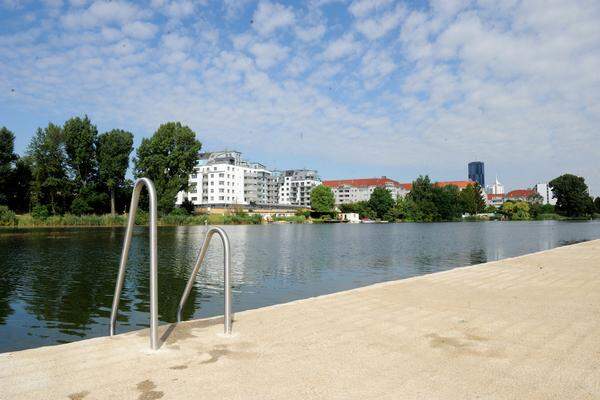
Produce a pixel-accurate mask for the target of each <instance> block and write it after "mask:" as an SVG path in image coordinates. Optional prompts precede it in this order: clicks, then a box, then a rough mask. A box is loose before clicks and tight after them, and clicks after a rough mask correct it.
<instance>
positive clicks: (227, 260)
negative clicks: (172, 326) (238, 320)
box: [177, 227, 232, 334]
mask: <svg viewBox="0 0 600 400" xmlns="http://www.w3.org/2000/svg"><path fill="white" fill-rule="evenodd" d="M215 233H216V234H218V235H219V236H220V237H221V241H222V242H223V274H224V275H225V279H224V280H225V315H224V318H225V322H224V330H225V333H226V334H230V333H231V322H232V318H231V268H230V266H231V251H230V246H229V237H227V233H225V231H224V230H223V229H221V228H218V227H212V228H210V229H209V230H208V231H207V232H206V238H205V239H204V243H202V248H201V249H200V253H199V254H198V258H197V259H196V265H194V269H193V270H192V274H191V275H190V279H189V280H188V283H187V285H186V286H185V290H184V291H183V295H182V296H181V301H180V302H179V307H177V322H181V312H182V311H183V306H184V305H185V302H186V301H187V299H188V297H189V295H190V292H191V291H192V287H193V286H194V281H195V280H196V275H197V274H198V271H200V266H201V265H202V261H204V257H205V256H206V252H207V250H208V246H209V245H210V240H211V239H212V237H213V235H214V234H215Z"/></svg>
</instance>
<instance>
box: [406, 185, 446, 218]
mask: <svg viewBox="0 0 600 400" xmlns="http://www.w3.org/2000/svg"><path fill="white" fill-rule="evenodd" d="M433 198H434V194H433V184H432V183H431V180H430V179H429V176H427V175H425V176H419V177H418V178H417V179H416V180H415V181H413V183H412V189H411V190H410V193H408V195H407V199H409V200H411V201H412V202H413V204H412V206H413V208H412V211H411V213H412V216H413V219H412V220H413V221H419V222H431V221H437V220H439V215H438V211H437V207H436V205H435V203H434V202H433Z"/></svg>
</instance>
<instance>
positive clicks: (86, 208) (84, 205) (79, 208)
mask: <svg viewBox="0 0 600 400" xmlns="http://www.w3.org/2000/svg"><path fill="white" fill-rule="evenodd" d="M93 211H94V209H93V208H92V207H90V205H89V204H88V202H87V201H86V200H85V199H83V198H81V197H77V198H76V199H75V200H73V202H72V203H71V212H72V213H73V214H75V215H83V214H89V213H91V212H93Z"/></svg>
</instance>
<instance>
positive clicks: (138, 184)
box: [109, 178, 158, 350]
mask: <svg viewBox="0 0 600 400" xmlns="http://www.w3.org/2000/svg"><path fill="white" fill-rule="evenodd" d="M144 185H145V186H146V189H147V190H148V195H149V197H150V221H149V222H150V224H149V227H150V347H151V348H152V350H157V349H158V273H157V272H158V257H157V254H158V250H157V245H156V242H157V240H156V231H157V229H156V225H157V216H156V189H155V188H154V183H153V182H152V181H151V180H150V179H148V178H139V179H138V180H136V181H135V183H134V185H133V194H132V196H131V205H130V207H129V217H128V219H127V231H126V232H125V239H124V241H123V251H122V252H121V262H120V264H119V276H118V277H117V284H116V286H115V296H114V297H113V303H112V310H111V312H110V329H109V334H110V336H113V335H114V334H115V325H116V323H117V313H118V312H119V299H120V297H121V291H122V290H123V282H124V281H125V266H126V264H127V257H128V255H129V247H130V246H131V235H132V233H133V226H134V225H135V214H136V212H137V207H138V202H139V199H140V193H141V191H142V187H143V186H144Z"/></svg>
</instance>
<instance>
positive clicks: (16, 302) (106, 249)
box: [0, 221, 600, 351]
mask: <svg viewBox="0 0 600 400" xmlns="http://www.w3.org/2000/svg"><path fill="white" fill-rule="evenodd" d="M225 229H226V231H227V232H228V234H229V236H230V240H231V245H232V282H233V285H234V303H233V306H234V310H236V311H239V310H243V309H250V308H256V307H261V306H265V305H270V304H275V303H282V302H286V301H290V300H295V299H299V298H305V297H310V296H315V295H320V294H325V293H331V292H335V291H339V290H344V289H350V288H354V287H358V286H364V285H368V284H371V283H375V282H381V281H386V280H391V279H399V278H404V277H410V276H415V275H421V274H426V273H430V272H435V271H441V270H446V269H449V268H454V267H457V266H463V265H472V264H478V263H484V262H487V261H491V260H497V259H501V258H505V257H511V256H516V255H520V254H524V253H528V252H532V251H538V250H545V249H548V248H552V247H555V246H559V245H565V244H572V243H578V242H581V241H583V240H589V239H593V238H598V237H600V223H598V222H589V223H583V224H582V223H579V224H570V223H560V222H553V221H551V222H548V221H544V222H540V223H536V222H524V223H518V222H512V223H500V222H490V223H446V224H389V225H271V226H228V227H226V228H225ZM205 234H206V227H204V226H200V227H176V228H160V229H159V232H158V244H159V270H158V274H159V279H158V285H159V286H158V290H159V319H160V320H161V321H162V322H172V321H174V320H175V318H176V311H177V305H178V303H179V299H180V296H181V294H182V292H183V289H184V287H185V284H186V282H187V279H188V277H189V274H190V272H191V268H192V267H193V264H194V262H195V260H196V257H197V255H198V252H199V250H200V247H201V245H202V241H203V240H204V237H205ZM123 235H124V230H123V229H120V228H107V229H50V230H44V229H40V230H31V231H23V230H19V231H2V232H1V234H0V351H9V350H16V349H23V348H28V347H36V346H41V345H48V344H53V343H63V342H68V341H73V340H78V339H80V338H87V337H95V336H102V335H106V332H107V330H108V319H109V315H110V307H111V304H112V296H113V292H114V285H115V281H116V275H117V269H118V263H119V256H120V251H121V246H122V241H123ZM222 257H223V255H222V245H221V241H220V240H219V239H218V238H217V237H215V240H214V241H213V243H212V244H211V248H210V249H209V251H208V253H207V261H206V265H204V266H203V268H202V270H201V272H200V273H199V275H198V279H197V281H196V285H195V289H194V290H192V292H191V294H190V298H189V301H188V302H187V304H186V306H185V308H184V310H183V317H184V318H185V319H191V318H198V317H206V316H212V315H217V314H221V313H222V307H223V264H222ZM148 293H149V253H148V234H147V229H145V228H141V227H138V228H136V229H135V231H134V237H133V241H132V245H131V251H130V257H129V263H128V265H127V272H126V278H125V285H124V288H123V293H122V297H121V302H120V311H119V316H118V327H117V330H118V331H119V332H124V331H127V330H132V329H137V328H139V327H145V326H148V324H149V316H148V308H149V298H148Z"/></svg>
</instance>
